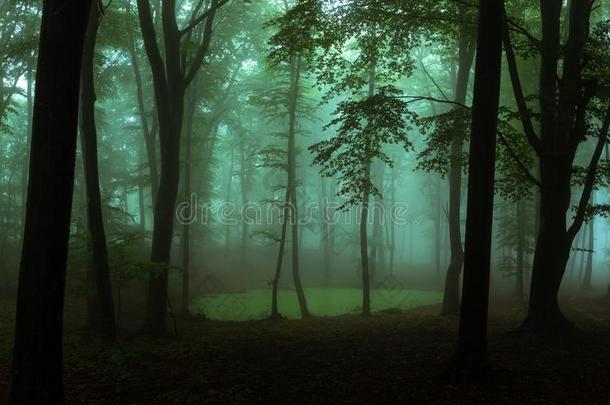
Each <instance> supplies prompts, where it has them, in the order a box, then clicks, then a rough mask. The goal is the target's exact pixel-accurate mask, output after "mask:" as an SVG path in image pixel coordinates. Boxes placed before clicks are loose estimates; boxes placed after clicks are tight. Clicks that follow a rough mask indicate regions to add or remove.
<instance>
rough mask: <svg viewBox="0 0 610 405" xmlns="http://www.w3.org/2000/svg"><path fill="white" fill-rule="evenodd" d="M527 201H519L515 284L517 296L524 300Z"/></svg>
mask: <svg viewBox="0 0 610 405" xmlns="http://www.w3.org/2000/svg"><path fill="white" fill-rule="evenodd" d="M524 204H525V201H523V200H519V201H517V273H516V282H515V295H516V296H517V297H518V298H523V296H524V295H525V292H524V286H523V283H524V275H523V273H524V270H525V264H524V256H525V213H524V212H523V211H524V209H525V207H524Z"/></svg>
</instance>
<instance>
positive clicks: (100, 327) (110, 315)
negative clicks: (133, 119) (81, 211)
mask: <svg viewBox="0 0 610 405" xmlns="http://www.w3.org/2000/svg"><path fill="white" fill-rule="evenodd" d="M101 7H102V5H101V4H100V3H98V2H97V1H93V2H92V4H91V13H90V15H89V26H88V27H87V33H86V36H85V44H84V49H83V64H82V72H81V100H80V108H81V116H80V127H81V139H82V149H83V165H84V168H85V186H86V190H87V222H88V225H89V237H90V246H91V251H92V259H93V263H92V267H93V273H94V275H95V285H96V289H95V293H96V296H95V298H94V299H93V300H90V301H92V302H90V301H88V305H94V307H93V308H92V310H91V311H87V314H89V315H94V316H95V318H94V319H88V320H87V325H88V326H89V327H91V328H94V330H97V331H99V332H101V334H102V335H103V336H104V337H105V338H106V339H110V340H114V339H115V333H116V331H115V329H116V325H115V317H114V302H113V299H112V283H111V281H110V265H109V264H108V248H107V246H106V232H105V231H104V217H103V213H102V199H101V195H100V182H99V169H98V162H97V129H96V125H95V101H96V94H95V83H94V67H95V44H96V38H97V32H98V28H99V24H100V19H101V18H102V14H101Z"/></svg>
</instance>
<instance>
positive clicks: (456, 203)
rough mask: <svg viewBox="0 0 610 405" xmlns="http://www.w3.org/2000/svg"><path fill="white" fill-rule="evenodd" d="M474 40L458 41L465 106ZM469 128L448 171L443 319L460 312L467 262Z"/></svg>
mask: <svg viewBox="0 0 610 405" xmlns="http://www.w3.org/2000/svg"><path fill="white" fill-rule="evenodd" d="M463 8H464V6H460V10H461V11H460V13H461V15H462V16H463V15H464V13H465V12H464V10H463ZM473 41H474V39H473V38H472V36H471V35H470V34H468V33H467V32H466V28H465V27H461V29H460V38H459V43H458V47H459V61H458V63H459V66H458V77H457V82H456V86H455V101H456V102H457V103H459V104H465V103H466V94H467V92H468V82H469V79H470V69H471V67H472V61H473V59H474V48H475V47H474V42H473ZM466 130H467V129H466V128H457V130H456V133H455V136H454V138H453V139H452V141H451V151H450V153H451V162H450V169H449V244H450V248H451V258H450V259H449V268H448V269H447V274H446V276H445V289H444V293H443V304H442V309H441V313H442V314H443V315H457V314H458V313H459V312H460V277H461V274H462V264H463V261H464V251H463V249H462V235H461V218H460V211H461V209H460V205H461V199H462V165H463V160H462V149H463V144H464V131H466Z"/></svg>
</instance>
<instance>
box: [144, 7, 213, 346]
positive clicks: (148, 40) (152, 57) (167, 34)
mask: <svg viewBox="0 0 610 405" xmlns="http://www.w3.org/2000/svg"><path fill="white" fill-rule="evenodd" d="M137 3H138V16H139V20H140V28H141V29H142V38H143V40H144V47H145V48H146V54H147V56H148V60H149V62H150V67H151V71H152V75H153V84H154V89H155V104H156V107H157V108H156V110H157V122H158V125H159V143H160V152H161V172H160V179H159V190H158V193H157V197H156V201H157V203H156V207H155V209H154V227H153V240H152V248H151V255H150V258H151V262H152V263H153V264H154V265H155V268H154V269H152V270H151V271H150V273H149V280H148V296H147V316H146V325H145V330H146V331H148V332H149V333H151V334H153V335H166V334H167V325H166V313H167V311H166V308H167V304H168V299H169V298H168V294H167V288H168V285H167V282H168V271H169V269H168V266H169V261H170V253H171V247H172V239H173V233H174V210H175V205H176V198H177V195H178V183H179V180H180V137H181V131H182V120H183V116H184V101H185V100H184V96H185V91H186V89H187V88H188V86H189V84H190V83H191V82H192V80H193V78H194V77H195V75H196V74H197V72H198V71H199V69H200V67H201V65H202V64H203V60H204V58H205V56H206V55H207V54H208V51H209V46H210V42H211V39H212V32H213V30H212V28H213V23H214V18H215V15H216V11H217V9H218V8H219V7H220V1H219V0H212V1H211V3H210V8H209V9H208V10H207V11H206V13H207V14H206V18H205V23H203V24H204V29H203V35H202V40H201V42H200V44H199V46H198V48H197V50H196V52H195V54H194V56H193V57H192V59H191V60H190V64H188V66H186V65H184V64H183V61H184V60H185V58H183V56H184V54H183V50H182V48H181V46H182V38H183V35H184V32H183V31H181V30H180V29H179V28H178V23H177V15H176V2H175V0H164V1H163V2H162V3H161V22H162V25H163V44H164V52H163V55H162V54H161V51H160V49H159V45H158V43H157V34H156V32H155V26H154V22H153V17H152V13H151V7H150V2H149V0H137ZM223 4H224V3H223Z"/></svg>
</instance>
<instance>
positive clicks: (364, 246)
mask: <svg viewBox="0 0 610 405" xmlns="http://www.w3.org/2000/svg"><path fill="white" fill-rule="evenodd" d="M375 76H376V72H375V63H372V65H371V71H370V73H369V90H368V96H369V97H374V96H375V92H376V83H375ZM370 148H371V140H370V139H367V140H366V150H367V153H366V155H367V158H368V155H369V150H370ZM371 165H372V164H371V162H370V161H367V163H366V167H365V169H364V182H367V183H368V182H369V181H370V179H371ZM370 198H371V196H370V193H369V191H368V190H365V191H364V192H363V196H362V206H361V209H360V263H361V270H362V315H365V316H366V315H370V314H371V282H370V274H369V266H370V259H369V244H368V232H367V225H368V218H369V202H370Z"/></svg>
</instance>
